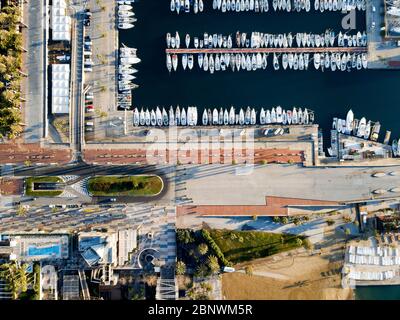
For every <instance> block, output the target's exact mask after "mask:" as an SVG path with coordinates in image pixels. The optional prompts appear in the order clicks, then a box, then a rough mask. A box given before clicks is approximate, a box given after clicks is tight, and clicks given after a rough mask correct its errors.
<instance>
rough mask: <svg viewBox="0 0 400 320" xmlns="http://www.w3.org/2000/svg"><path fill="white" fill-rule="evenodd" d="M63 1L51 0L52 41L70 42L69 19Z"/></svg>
mask: <svg viewBox="0 0 400 320" xmlns="http://www.w3.org/2000/svg"><path fill="white" fill-rule="evenodd" d="M66 8H67V5H66V3H65V0H53V5H52V6H51V29H52V32H53V34H52V39H53V40H55V41H71V17H69V16H67V9H66Z"/></svg>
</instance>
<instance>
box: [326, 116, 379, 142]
mask: <svg viewBox="0 0 400 320" xmlns="http://www.w3.org/2000/svg"><path fill="white" fill-rule="evenodd" d="M332 128H333V129H334V130H337V131H338V132H339V133H343V134H347V135H354V136H356V137H359V138H363V139H366V140H372V141H377V140H378V138H379V131H380V130H381V125H380V123H379V122H375V123H373V122H372V121H371V120H368V121H367V119H366V118H365V117H362V118H361V119H360V120H358V119H355V118H354V113H353V111H352V110H351V109H350V110H349V111H348V112H347V116H346V119H339V118H333V124H332Z"/></svg>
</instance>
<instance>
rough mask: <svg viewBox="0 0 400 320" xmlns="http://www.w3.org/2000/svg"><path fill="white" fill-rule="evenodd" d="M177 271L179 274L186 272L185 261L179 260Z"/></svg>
mask: <svg viewBox="0 0 400 320" xmlns="http://www.w3.org/2000/svg"><path fill="white" fill-rule="evenodd" d="M175 272H176V274H177V275H184V274H185V272H186V264H185V263H184V262H183V261H177V263H176V267H175Z"/></svg>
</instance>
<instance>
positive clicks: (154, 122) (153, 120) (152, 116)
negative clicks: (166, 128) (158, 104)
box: [150, 110, 157, 127]
mask: <svg viewBox="0 0 400 320" xmlns="http://www.w3.org/2000/svg"><path fill="white" fill-rule="evenodd" d="M150 123H151V125H152V126H153V127H155V126H156V125H157V119H156V113H155V112H154V110H151V113H150Z"/></svg>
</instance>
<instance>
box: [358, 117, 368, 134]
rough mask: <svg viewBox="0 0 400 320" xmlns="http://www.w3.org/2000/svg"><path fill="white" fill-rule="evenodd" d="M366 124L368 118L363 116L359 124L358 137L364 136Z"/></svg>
mask: <svg viewBox="0 0 400 320" xmlns="http://www.w3.org/2000/svg"><path fill="white" fill-rule="evenodd" d="M366 126H367V119H365V117H362V118H361V120H360V123H359V125H358V130H357V137H359V138H361V137H363V136H364V134H365V129H366Z"/></svg>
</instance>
